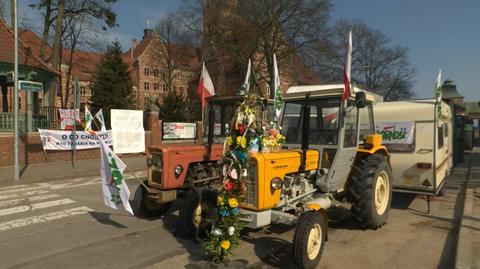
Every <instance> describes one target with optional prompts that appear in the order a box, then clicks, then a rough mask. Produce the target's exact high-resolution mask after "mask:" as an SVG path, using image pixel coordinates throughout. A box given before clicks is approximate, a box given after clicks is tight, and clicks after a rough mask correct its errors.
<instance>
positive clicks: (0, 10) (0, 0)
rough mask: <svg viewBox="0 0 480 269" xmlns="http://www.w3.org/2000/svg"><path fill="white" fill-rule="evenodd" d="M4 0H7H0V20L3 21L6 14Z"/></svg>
mask: <svg viewBox="0 0 480 269" xmlns="http://www.w3.org/2000/svg"><path fill="white" fill-rule="evenodd" d="M6 1H7V0H0V20H3V21H5V18H6V14H7V13H6V12H7V7H6V6H7V4H6Z"/></svg>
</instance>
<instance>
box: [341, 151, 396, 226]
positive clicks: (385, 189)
mask: <svg viewBox="0 0 480 269" xmlns="http://www.w3.org/2000/svg"><path fill="white" fill-rule="evenodd" d="M354 169H355V172H354V174H353V176H352V180H351V182H350V188H349V194H350V200H351V202H352V209H351V211H352V213H353V216H354V217H355V219H357V220H358V221H359V222H360V224H361V225H362V226H363V227H364V228H371V229H377V228H379V227H381V226H382V225H383V224H384V223H385V222H386V220H387V218H388V213H389V211H390V205H391V203H392V171H391V168H390V165H389V163H388V159H387V157H386V156H385V155H383V154H373V155H368V156H366V157H364V158H361V159H360V160H358V162H357V164H356V167H355V168H354Z"/></svg>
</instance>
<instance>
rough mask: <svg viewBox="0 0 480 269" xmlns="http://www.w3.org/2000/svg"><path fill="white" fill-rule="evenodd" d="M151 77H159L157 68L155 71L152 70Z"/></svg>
mask: <svg viewBox="0 0 480 269" xmlns="http://www.w3.org/2000/svg"><path fill="white" fill-rule="evenodd" d="M153 76H154V77H156V78H158V77H159V72H158V69H157V68H155V69H154V70H153Z"/></svg>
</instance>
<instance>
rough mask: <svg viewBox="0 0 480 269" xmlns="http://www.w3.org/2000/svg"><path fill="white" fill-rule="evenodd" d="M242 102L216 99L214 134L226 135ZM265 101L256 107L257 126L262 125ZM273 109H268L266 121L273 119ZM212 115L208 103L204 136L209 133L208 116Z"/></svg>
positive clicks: (259, 102)
mask: <svg viewBox="0 0 480 269" xmlns="http://www.w3.org/2000/svg"><path fill="white" fill-rule="evenodd" d="M241 103H242V100H218V101H215V128H214V133H213V134H214V136H225V133H226V131H227V130H228V129H229V128H230V127H231V126H230V124H231V123H232V120H233V117H234V116H235V112H236V111H237V108H238V107H239V106H240V104H241ZM267 107H273V105H271V104H268V105H267ZM262 108H263V103H262V102H261V101H258V103H257V106H256V107H255V109H256V113H257V126H262V122H261V121H262V110H263V109H262ZM270 111H273V108H272V109H271V110H270V109H268V110H267V111H266V113H265V114H266V115H265V117H266V118H265V119H264V123H265V122H269V120H273V117H272V116H271V113H274V112H270ZM209 115H210V104H207V105H206V108H205V115H204V117H205V120H204V125H203V129H204V136H205V137H206V136H207V135H208V122H209V120H208V117H209Z"/></svg>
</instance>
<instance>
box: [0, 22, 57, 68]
mask: <svg viewBox="0 0 480 269" xmlns="http://www.w3.org/2000/svg"><path fill="white" fill-rule="evenodd" d="M19 32H20V31H19ZM14 38H15V37H14V32H13V30H12V29H10V27H9V26H8V25H7V24H6V23H5V22H4V21H2V20H0V48H1V50H0V62H6V63H10V64H14V62H15V59H14V53H13V51H14V50H15V48H14ZM18 62H19V64H21V65H26V66H31V67H35V68H40V69H43V70H45V71H47V72H50V73H53V74H59V72H58V71H56V70H55V69H53V68H52V67H51V66H49V65H48V64H47V63H45V62H44V61H42V60H41V59H40V58H39V57H38V55H37V54H36V53H35V49H32V47H30V46H29V45H27V43H25V42H24V41H23V40H22V38H20V36H19V39H18Z"/></svg>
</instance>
